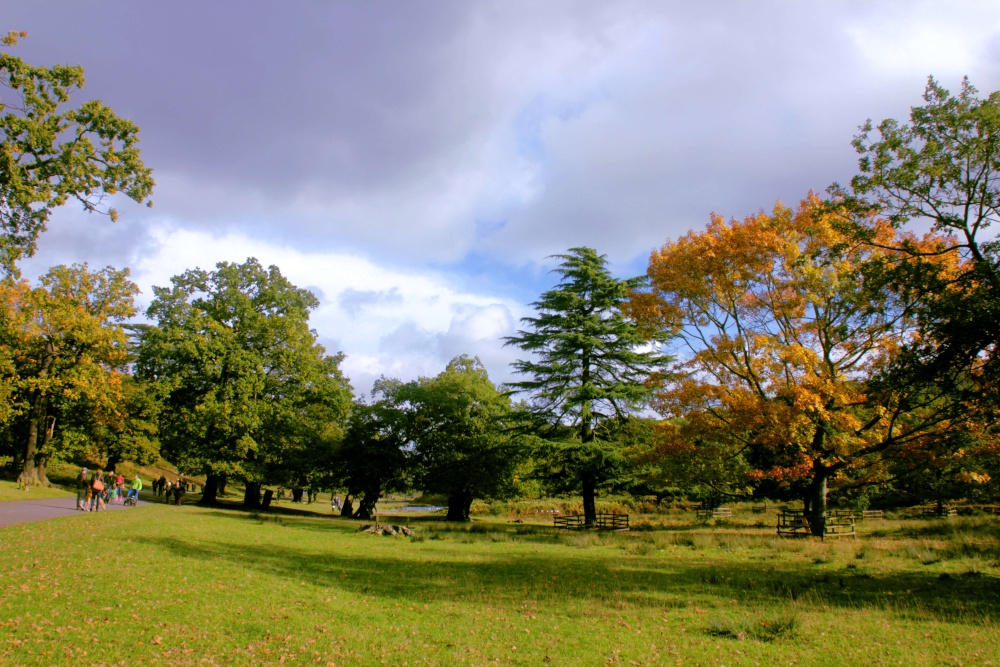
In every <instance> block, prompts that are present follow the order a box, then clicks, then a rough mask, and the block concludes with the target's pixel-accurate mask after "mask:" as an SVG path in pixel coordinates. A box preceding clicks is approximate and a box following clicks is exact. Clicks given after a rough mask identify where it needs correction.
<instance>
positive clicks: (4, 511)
mask: <svg viewBox="0 0 1000 667" xmlns="http://www.w3.org/2000/svg"><path fill="white" fill-rule="evenodd" d="M149 504H150V503H147V502H144V501H141V500H140V501H139V506H142V505H149ZM105 507H106V508H107V509H108V510H109V511H111V512H117V511H118V510H127V509H134V508H131V507H126V506H125V505H116V504H110V505H105ZM74 514H86V512H82V511H80V510H78V509H76V496H69V497H67V498H39V499H38V500H16V501H12V502H0V527H2V526H11V525H14V524H15V523H28V522H29V521H44V520H45V519H54V518H56V517H60V516H72V515H74Z"/></svg>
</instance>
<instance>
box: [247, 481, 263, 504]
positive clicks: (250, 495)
mask: <svg viewBox="0 0 1000 667" xmlns="http://www.w3.org/2000/svg"><path fill="white" fill-rule="evenodd" d="M243 509H245V510H259V509H260V484H259V483H257V482H247V483H246V491H244V493H243Z"/></svg>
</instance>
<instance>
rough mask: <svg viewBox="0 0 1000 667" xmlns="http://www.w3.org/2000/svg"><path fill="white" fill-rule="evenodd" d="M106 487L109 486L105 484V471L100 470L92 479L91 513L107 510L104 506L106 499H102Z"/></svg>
mask: <svg viewBox="0 0 1000 667" xmlns="http://www.w3.org/2000/svg"><path fill="white" fill-rule="evenodd" d="M106 486H107V485H106V484H105V482H104V471H103V470H101V469H100V468H98V469H97V472H95V473H94V475H93V476H92V477H91V478H90V491H91V494H92V497H91V501H90V509H89V511H91V512H99V511H100V510H103V509H107V507H105V505H104V498H103V497H102V495H103V493H104V491H105V487H106Z"/></svg>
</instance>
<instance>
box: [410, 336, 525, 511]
mask: <svg viewBox="0 0 1000 667" xmlns="http://www.w3.org/2000/svg"><path fill="white" fill-rule="evenodd" d="M397 397H398V398H399V399H400V400H402V401H404V402H405V404H406V406H407V411H408V414H409V425H410V426H409V435H410V439H411V440H412V441H413V443H414V457H415V472H416V476H415V484H416V485H417V487H418V488H420V489H423V490H425V491H429V492H431V493H440V494H444V495H446V496H447V497H448V520H450V521H468V520H469V510H470V507H471V506H472V501H473V500H474V499H477V498H487V499H492V498H505V497H509V496H511V495H513V494H514V493H515V491H516V489H517V486H516V475H517V470H518V466H519V465H520V464H521V463H522V462H523V460H524V448H523V446H522V445H521V440H522V438H520V437H519V436H518V435H517V433H516V431H515V429H513V428H511V426H512V424H511V421H512V417H513V415H512V411H511V405H510V399H509V398H508V397H507V396H506V395H505V394H503V393H501V392H500V391H499V390H498V389H497V387H496V386H495V385H494V384H493V383H492V382H490V378H489V376H488V375H487V373H486V369H485V368H483V365H482V363H481V362H480V361H479V360H478V359H473V358H471V357H468V356H464V355H462V356H458V357H455V358H454V359H452V360H451V362H449V364H448V367H447V368H446V369H445V370H444V371H443V372H441V373H440V374H439V375H437V376H436V377H433V378H421V379H420V380H418V381H416V382H410V383H407V384H405V385H403V386H401V387H400V388H399V391H398V392H397Z"/></svg>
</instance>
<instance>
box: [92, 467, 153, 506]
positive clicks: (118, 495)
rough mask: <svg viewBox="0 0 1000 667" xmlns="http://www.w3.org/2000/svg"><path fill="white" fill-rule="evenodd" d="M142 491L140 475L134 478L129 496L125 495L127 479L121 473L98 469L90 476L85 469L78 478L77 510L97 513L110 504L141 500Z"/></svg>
mask: <svg viewBox="0 0 1000 667" xmlns="http://www.w3.org/2000/svg"><path fill="white" fill-rule="evenodd" d="M141 490H142V479H141V478H140V477H139V475H135V477H133V478H132V483H131V484H130V485H129V489H128V495H127V496H126V495H125V477H124V476H122V474H121V473H113V472H109V473H108V474H107V477H105V475H104V471H103V470H101V469H100V468H98V469H97V470H95V471H94V472H93V473H91V474H90V475H88V474H87V469H86V468H83V469H82V470H81V471H80V474H79V475H78V476H77V478H76V508H77V509H78V510H81V511H83V512H96V511H99V510H102V509H105V508H106V506H107V505H108V504H110V503H122V504H124V502H125V498H126V497H128V498H134V499H135V500H138V499H139V491H141Z"/></svg>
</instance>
